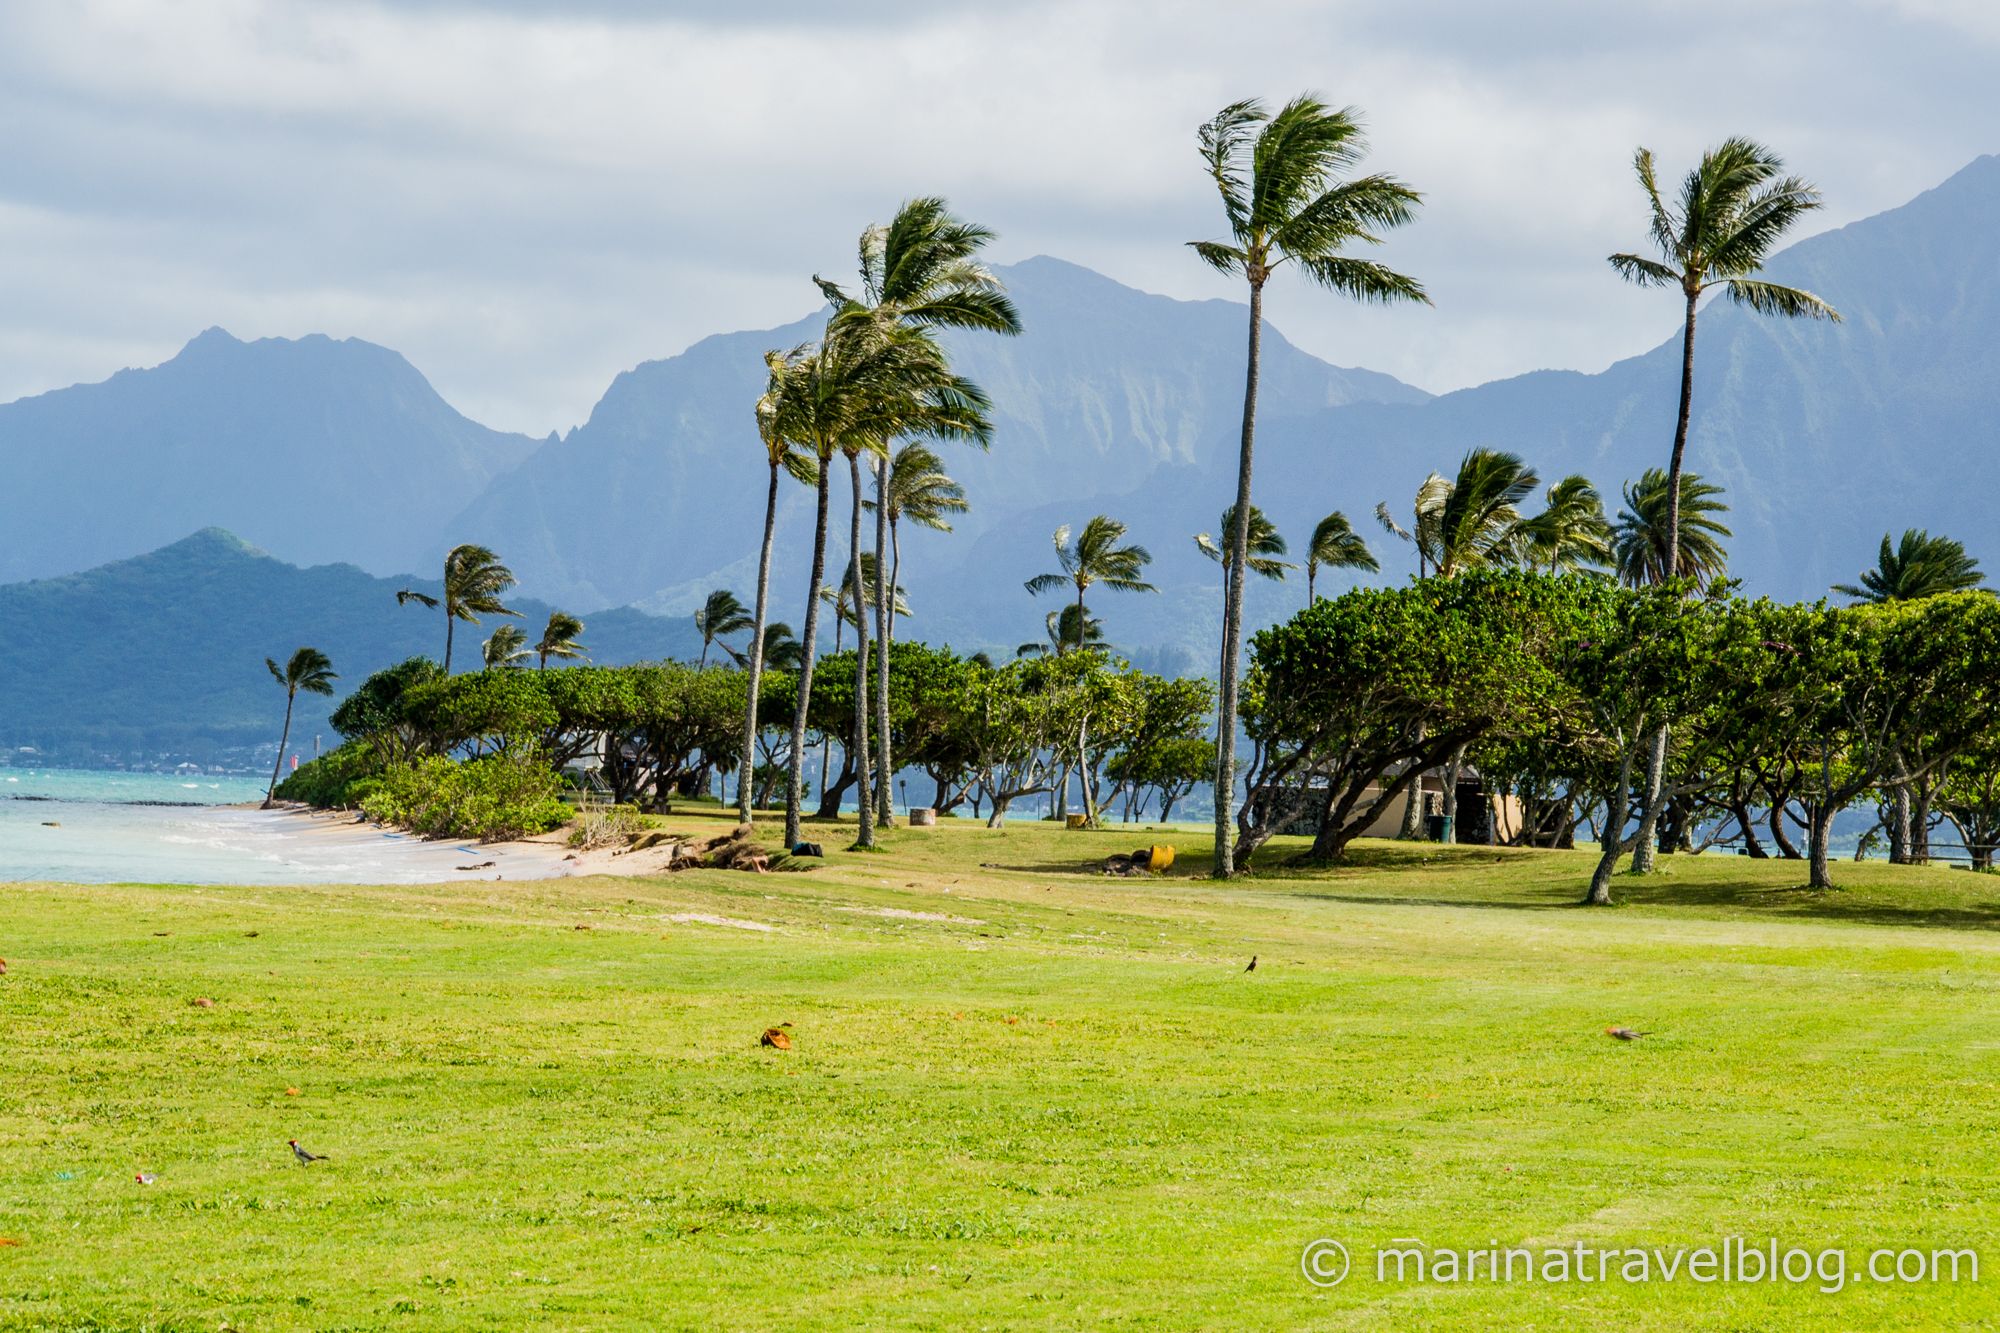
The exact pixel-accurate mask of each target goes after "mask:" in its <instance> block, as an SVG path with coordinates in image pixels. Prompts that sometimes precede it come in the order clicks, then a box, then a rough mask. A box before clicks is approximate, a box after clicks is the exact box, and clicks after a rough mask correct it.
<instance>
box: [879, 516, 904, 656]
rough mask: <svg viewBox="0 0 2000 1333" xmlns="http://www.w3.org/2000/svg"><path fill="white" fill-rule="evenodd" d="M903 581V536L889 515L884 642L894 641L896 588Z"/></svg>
mask: <svg viewBox="0 0 2000 1333" xmlns="http://www.w3.org/2000/svg"><path fill="white" fill-rule="evenodd" d="M902 581H903V538H902V534H901V533H899V532H898V531H897V530H896V518H895V516H894V515H893V514H892V515H890V517H889V635H888V637H887V638H885V639H883V640H882V642H884V643H894V642H895V641H896V589H897V588H898V587H900V586H902Z"/></svg>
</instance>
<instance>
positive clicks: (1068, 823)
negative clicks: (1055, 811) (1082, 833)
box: [1063, 815, 1090, 828]
mask: <svg viewBox="0 0 2000 1333" xmlns="http://www.w3.org/2000/svg"><path fill="white" fill-rule="evenodd" d="M1088 823H1090V816H1089V815H1067V816H1065V817H1064V819H1063V827H1064V828H1082V827H1084V826H1085V825H1086V824H1088Z"/></svg>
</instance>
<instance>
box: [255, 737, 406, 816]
mask: <svg viewBox="0 0 2000 1333" xmlns="http://www.w3.org/2000/svg"><path fill="white" fill-rule="evenodd" d="M381 771H382V761H381V759H380V758H379V757H378V755H377V754H376V751H375V749H374V747H373V746H371V745H369V744H368V743H367V742H365V741H349V742H347V743H346V744H345V745H342V746H340V747H339V748H338V749H334V750H329V751H327V752H326V753H325V754H323V755H321V756H320V757H319V758H317V759H313V760H310V761H308V762H306V763H303V764H300V765H299V767H298V771H297V772H295V773H292V774H289V775H287V776H286V778H285V780H284V781H283V782H280V783H279V784H278V791H277V796H278V799H279V800H281V801H303V802H305V803H306V804H307V805H310V806H315V807H317V808H318V809H321V810H330V809H338V808H343V807H349V806H355V805H359V804H360V803H361V798H362V797H363V796H364V795H366V794H367V791H368V790H369V789H370V788H372V787H373V786H374V782H373V779H374V778H375V777H376V776H377V775H378V774H380V773H381Z"/></svg>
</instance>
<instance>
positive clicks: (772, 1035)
mask: <svg viewBox="0 0 2000 1333" xmlns="http://www.w3.org/2000/svg"><path fill="white" fill-rule="evenodd" d="M757 1044H758V1045H760V1046H775V1047H777V1048H778V1049H779V1050H781V1051H789V1050H791V1049H792V1039H791V1038H790V1037H788V1036H786V1035H785V1032H784V1030H783V1029H782V1028H765V1029H764V1035H763V1036H761V1037H759V1038H758V1039H757Z"/></svg>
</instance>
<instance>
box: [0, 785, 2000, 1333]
mask: <svg viewBox="0 0 2000 1333" xmlns="http://www.w3.org/2000/svg"><path fill="white" fill-rule="evenodd" d="M697 819H698V817H696V816H685V817H681V818H680V819H679V820H678V821H677V822H679V823H691V822H694V821H695V820H697ZM1161 838H1165V839H1167V840H1171V841H1174V842H1177V843H1179V844H1180V845H1181V850H1182V858H1181V865H1182V866H1184V867H1186V866H1194V865H1199V864H1201V863H1202V862H1203V852H1202V838H1201V835H1200V834H1199V833H1197V832H1195V831H1193V830H1191V829H1186V828H1182V829H1176V830H1174V831H1172V832H1169V833H1165V834H1158V833H1152V832H1146V831H1140V830H1135V829H1129V828H1128V829H1116V828H1114V829H1111V830H1107V831H1105V832H1102V833H1065V832H1061V831H1058V830H1055V829H1053V828H1049V827H1046V826H1042V825H1029V826H1010V827H1007V828H1005V829H1001V830H995V831H988V830H985V829H982V828H973V827H967V826H964V825H959V824H947V825H946V826H945V827H942V828H939V829H937V830H934V831H926V830H896V831H893V832H892V833H891V834H889V835H888V838H887V848H886V850H885V851H884V852H882V853H881V854H878V855H844V854H840V853H835V854H834V855H833V857H832V859H831V860H830V861H829V862H828V863H827V864H826V865H824V866H823V867H820V868H818V869H815V870H814V871H812V872H811V873H807V874H774V875H763V876H753V875H746V874H730V873H725V872H690V873H686V874H682V875H679V876H674V877H671V878H665V879H659V880H607V879H591V880H572V881H561V882H546V883H522V884H507V883H500V884H491V883H487V884H476V885H453V886H432V887H425V888H417V889H410V888H360V889H356V888H306V889H221V890H218V889H214V888H210V889H205V890H202V889H184V888H171V887H166V888H162V887H145V886H127V887H91V888H87V889H78V888H66V887H59V886H24V887H14V888H10V889H9V890H8V892H7V893H5V894H4V895H0V939H4V940H6V941H7V957H8V973H7V975H6V976H5V977H4V978H0V988H4V989H0V994H4V999H5V1004H6V1007H7V1013H8V1022H7V1023H6V1024H4V1025H0V1059H3V1060H4V1062H5V1067H6V1068H7V1070H8V1078H7V1085H6V1089H7V1095H6V1097H5V1099H4V1100H0V1236H5V1237H7V1238H9V1239H11V1240H14V1241H17V1242H19V1243H18V1245H16V1246H12V1247H9V1248H6V1249H4V1250H0V1265H4V1267H5V1272H6V1282H5V1283H4V1284H0V1327H9V1328H14V1327H20V1328H27V1327H34V1328H56V1327H60V1328H72V1327H74V1328H83V1327H133V1326H140V1325H145V1326H151V1327H159V1328H188V1329H193V1328H202V1329H214V1328H216V1327H218V1326H226V1327H231V1328H257V1329H317V1328H327V1327H342V1328H354V1329H388V1328H414V1327H422V1328H426V1329H484V1328H492V1327H503V1326H504V1327H523V1326H541V1327H574V1328H585V1327H587V1328H593V1329H623V1328H632V1329H642V1328H643V1329H650V1328H656V1327H659V1326H661V1325H662V1324H663V1323H671V1324H673V1325H676V1326H698V1325H713V1326H727V1327H732V1328H779V1327H783V1328H802V1327H853V1326H868V1327H892V1326H911V1327H941V1326H944V1327H1019V1326H1035V1327H1047V1326H1056V1327H1070V1326H1077V1325H1084V1324H1113V1325H1118V1326H1136V1327H1163V1328H1183V1327H1210V1328H1213V1327H1314V1328H1330V1329H1379V1328H1387V1327H1402V1328H1417V1327H1422V1328H1426V1329H1480V1330H1485V1329H1492V1328H1498V1327H1520V1328H1548V1329H1555V1328H1619V1329H1628V1330H1671V1331H1672V1333H1684V1330H1688V1329H1707V1328H1759V1329H1779V1328H1782V1329H1788V1330H1791V1329H1826V1330H1845V1329H1853V1328H1889V1327H1896V1328H1912V1329H1915V1328H1945V1327H1957V1328H1969V1327H1985V1326H1991V1325H1992V1324H1993V1323H1994V1322H1995V1321H1996V1320H2000V1294H1996V1292H2000V1288H1996V1286H1995V1284H1994V1283H1993V1282H1992V1281H1991V1274H1990V1273H1985V1274H1983V1275H1982V1276H1984V1277H1986V1279H1987V1280H1986V1281H1984V1282H1973V1281H1970V1280H1967V1279H1965V1278H1963V1277H1962V1278H1961V1280H1960V1281H1958V1282H1956V1283H1953V1282H1939V1283H1920V1284H1910V1285H1903V1284H1883V1283H1877V1282H1871V1281H1868V1280H1866V1279H1865V1278H1854V1277H1852V1276H1850V1279H1849V1281H1848V1282H1847V1283H1846V1284H1845V1288H1844V1290H1841V1291H1839V1292H1838V1293H1822V1291H1821V1290H1820V1288H1821V1286H1822V1285H1824V1284H1823V1282H1822V1281H1821V1280H1820V1279H1818V1278H1815V1279H1814V1280H1812V1281H1810V1282H1804V1283H1794V1282H1785V1281H1778V1282H1765V1283H1761V1284H1725V1283H1713V1284H1703V1283H1698V1282H1693V1281H1689V1280H1688V1279H1687V1277H1686V1275H1685V1273H1683V1274H1682V1276H1681V1277H1680V1279H1679V1280H1677V1281H1671V1282H1669V1281H1659V1280H1654V1281H1652V1282H1649V1283H1646V1284H1628V1283H1624V1282H1620V1281H1617V1280H1615V1279H1614V1280H1611V1281H1603V1282H1599V1281H1595V1280H1593V1281H1591V1282H1589V1283H1576V1282H1570V1283H1567V1284H1560V1283H1549V1282H1532V1283H1517V1284H1514V1285H1503V1284H1498V1283H1495V1282H1492V1281H1487V1280H1482V1281H1478V1282H1472V1283H1463V1282H1461V1283H1456V1284H1445V1283H1433V1284H1429V1285H1421V1284H1416V1283H1412V1282H1400V1283H1399V1282H1396V1281H1393V1280H1382V1279H1379V1278H1378V1277H1377V1273H1376V1268H1375V1262H1374V1257H1373V1256H1374V1254H1375V1250H1376V1247H1378V1246H1381V1245H1384V1244H1385V1243H1386V1242H1388V1241H1390V1240H1392V1239H1394V1238H1399V1237H1418V1238H1420V1239H1421V1240H1422V1241H1424V1242H1425V1243H1426V1244H1428V1245H1432V1246H1446V1245H1450V1246H1457V1247H1484V1246H1487V1245H1488V1244H1490V1243H1494V1242H1497V1243H1499V1244H1502V1245H1509V1246H1530V1245H1531V1246H1534V1247H1535V1248H1536V1250H1537V1251H1538V1252H1539V1251H1541V1250H1543V1249H1544V1248H1546V1247H1556V1246H1561V1247H1569V1246H1572V1245H1575V1244H1577V1243H1579V1242H1581V1243H1584V1244H1588V1245H1591V1246H1646V1247H1651V1246H1662V1247H1668V1248H1672V1247H1675V1246H1701V1245H1718V1244H1720V1243H1721V1238H1722V1237H1725V1236H1741V1237H1746V1238H1750V1239H1751V1240H1752V1241H1753V1243H1761V1242H1762V1240H1763V1239H1764V1238H1766V1237H1776V1238H1778V1239H1779V1241H1780V1242H1781V1244H1782V1245H1783V1246H1786V1247H1790V1246H1794V1245H1796V1246H1801V1247H1807V1248H1810V1249H1812V1250H1815V1251H1817V1250H1819V1249H1823V1248H1826V1247H1833V1246H1842V1247H1847V1248H1848V1249H1849V1250H1850V1251H1851V1254H1850V1258H1849V1260H1848V1262H1849V1264H1850V1267H1849V1270H1848V1271H1849V1273H1850V1275H1851V1274H1852V1273H1853V1271H1854V1269H1855V1268H1858V1267H1859V1266H1860V1265H1862V1264H1863V1263H1864V1262H1865V1258H1864V1256H1865V1255H1866V1254H1867V1252H1868V1251H1869V1250H1871V1249H1873V1248H1874V1247H1877V1246H1889V1247H1897V1248H1902V1247H1922V1248H1923V1249H1924V1250H1925V1252H1926V1253H1928V1251H1929V1250H1930V1249H1931V1248H1933V1247H1938V1248H1945V1247H1970V1248H1973V1249H1975V1250H1977V1251H1978V1252H1979V1253H1980V1254H1981V1256H1982V1259H1983V1260H1984V1262H1985V1263H1986V1265H1987V1266H1988V1267H1989V1268H1990V1266H1991V1265H1992V1264H1993V1263H1994V1262H1996V1261H2000V1248H1996V1246H2000V1219H1996V1216H1995V1214H1994V1212H1993V1210H1992V1208H1991V1207H1990V1206H1989V1203H1988V1193H1989V1182H1990V1180H1991V1178H1992V1176H1993V1174H1994V1171H1995V1169H1996V1167H1997V1166H2000V1160H1996V1159H2000V1149H1996V1147H1995V1143H1996V1137H1995V1131H1996V1129H2000V1099H1996V1098H1995V1096H1994V1089H1995V1087H1996V1085H2000V1052H1996V1048H1995V1046H1994V1044H1993V1041H1992V1036H1991V1034H1992V1032H1993V1030H1994V1026H1995V1023H1996V1021H2000V934H1996V933H1995V927H1996V925H2000V908H1996V907H1995V906H1994V905H1993V901H1992V898H1991V895H1990V893H1988V892H1987V889H1988V886H1989V884H1990V881H1989V880H1987V879H1985V878H1982V877H1976V876H1973V875H1970V874H1966V873H1963V872H1947V871H1943V870H1927V869H1922V868H1914V867H1895V866H1887V865H1883V864H1880V863H1870V864H1865V865H1852V866H1848V865H1843V866H1842V867H1840V874H1841V878H1842V879H1843V881H1844V883H1845V886H1846V887H1845V888H1844V889H1843V891H1841V892H1838V893H1832V894H1808V893H1804V892H1802V891H1800V890H1798V889H1797V888H1796V887H1795V885H1796V884H1797V882H1798V881H1799V880H1800V879H1801V878H1802V876H1801V875H1800V873H1799V871H1798V869H1797V868H1796V867H1795V866H1792V865H1787V864H1784V863H1779V862H1753V861H1749V860H1747V859H1743V858H1736V857H1722V856H1715V855H1709V856H1702V857H1694V858H1690V857H1668V858H1666V859H1665V864H1666V872H1665V873H1664V874H1662V875H1660V876H1658V877H1655V878H1652V879H1649V880H1646V881H1643V882H1635V881H1630V880H1626V879H1622V878H1621V880H1620V886H1619V887H1620V892H1621V893H1625V892H1630V893H1631V895H1632V897H1633V898H1635V899H1636V900H1637V901H1636V902H1635V903H1634V904H1633V905H1631V906H1627V907H1625V908H1623V909H1617V910H1586V909H1577V908H1572V907H1570V906H1568V904H1569V902H1570V900H1572V899H1573V898H1574V897H1575V896H1576V895H1577V894H1578V893H1579V892H1580V890H1581V887H1582V884H1583V882H1584V880H1585V879H1586V877H1587V874H1588V856H1587V855H1586V854H1584V853H1561V852H1510V851H1494V850H1488V849H1482V848H1446V849H1440V848H1426V849H1418V848H1413V847H1407V846H1400V845H1395V844H1379V843H1378V844H1364V845H1362V847H1361V849H1360V851H1359V853H1358V855H1357V856H1356V858H1355V861H1354V864H1352V865H1351V866H1348V867H1345V868H1342V869H1338V870H1333V871H1314V872H1304V871H1279V872H1275V873H1271V874H1268V875H1265V876H1263V877H1260V878H1258V879H1254V880H1248V881H1241V882H1238V883H1234V884H1230V885H1227V886H1218V885H1214V884H1211V883H1209V882H1206V881H1203V880H1199V879H1195V878H1192V877H1191V875H1189V876H1177V877H1173V878H1167V879H1162V880H1122V879H1118V880H1114V879H1106V878H1103V877H1101V876H1099V875H1096V874H1094V873H1089V872H1088V871H1087V870H1085V868H1084V866H1085V863H1086V862H1088V861H1090V860H1093V859H1095V858H1097V857H1100V856H1102V855H1103V854H1105V853H1106V852H1109V851H1113V850H1120V849H1129V848H1130V847H1131V846H1134V845H1138V844H1140V843H1143V842H1146V841H1154V840H1159V839H1161ZM822 841H824V842H825V843H826V844H827V845H828V846H829V847H832V846H835V845H836V844H839V843H842V842H844V841H845V839H844V838H842V837H841V836H840V834H839V832H838V831H837V830H827V831H826V834H825V835H824V836H823V838H822ZM1290 850H1291V848H1289V847H1286V846H1283V845H1282V844H1281V845H1278V846H1275V847H1273V848H1272V849H1271V852H1272V854H1273V855H1274V856H1281V855H1284V854H1286V853H1287V852H1289V851H1290ZM1252 955H1255V956H1256V958H1257V960H1258V961H1257V967H1256V970H1255V971H1253V972H1246V971H1245V964H1246V963H1247V962H1248V961H1249V959H1250V958H1251V956H1252ZM196 997H205V998H211V999H213V1000H214V1002H215V1003H214V1006H213V1007H212V1008H197V1007H192V1006H191V1005H190V1001H191V1000H192V999H194V998H196ZM781 1023H789V1024H791V1026H790V1028H789V1029H786V1030H787V1031H788V1033H789V1035H790V1037H791V1039H792V1041H793V1043H794V1045H793V1049H792V1050H790V1051H789V1052H780V1051H776V1050H772V1049H770V1048H766V1047H760V1046H759V1044H758V1034H759V1033H761V1032H762V1031H763V1030H764V1029H765V1028H767V1027H772V1026H776V1025H779V1024H781ZM1608 1024H1627V1025H1630V1026H1632V1027H1635V1028H1639V1029H1644V1030H1648V1031H1650V1032H1651V1033H1652V1035H1651V1036H1648V1037H1646V1038H1645V1039H1643V1040H1641V1041H1639V1042H1637V1043H1632V1044H1622V1043H1619V1042H1616V1041H1613V1040H1611V1039H1609V1038H1608V1037H1607V1036H1606V1035H1605V1034H1604V1028H1605V1027H1606V1025H1608ZM294 1089H296V1092H297V1095H296V1096H294V1095H291V1091H292V1090H294ZM289 1138H297V1139H299V1140H301V1141H302V1142H303V1143H304V1144H306V1145H307V1146H308V1147H310V1148H312V1149H313V1150H315V1151H318V1152H322V1153H325V1154H327V1155H328V1156H329V1157H330V1158H331V1160H330V1161H328V1162H326V1163H322V1164H315V1165H313V1166H312V1167H310V1168H301V1167H299V1166H297V1165H296V1164H295V1163H293V1161H292V1160H291V1158H290V1155H289V1153H288V1151H287V1149H286V1147H285V1140H287V1139H289ZM141 1170H143V1171H146V1172H150V1173H155V1174H156V1175H157V1180H156V1182H155V1183H154V1184H153V1185H151V1186H141V1185H139V1184H137V1183H135V1181H134V1179H133V1176H134V1173H135V1172H138V1171H141ZM1317 1238H1331V1239H1338V1240H1341V1241H1343V1242H1344V1243H1345V1244H1346V1245H1347V1246H1348V1248H1349V1250H1350V1251H1351V1253H1352V1255H1353V1258H1354V1271H1353V1272H1352V1274H1351V1276H1350V1277H1349V1278H1348V1279H1347V1280H1346V1281H1345V1282H1343V1283H1341V1284H1340V1285H1339V1286H1336V1287H1331V1288H1327V1289H1318V1288H1315V1287H1313V1286H1311V1285H1309V1284H1308V1283H1307V1282H1306V1281H1305V1280H1304V1278H1303V1276H1302V1274H1301V1264H1300V1260H1301V1253H1302V1251H1303V1248H1304V1247H1305V1246H1306V1244H1307V1243H1308V1242H1309V1241H1312V1240H1315V1239H1317ZM1615 1271H1616V1270H1615V1268H1614V1273H1615Z"/></svg>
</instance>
